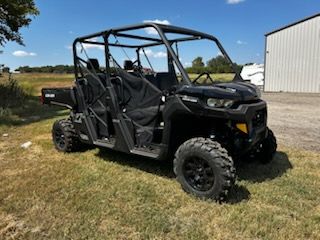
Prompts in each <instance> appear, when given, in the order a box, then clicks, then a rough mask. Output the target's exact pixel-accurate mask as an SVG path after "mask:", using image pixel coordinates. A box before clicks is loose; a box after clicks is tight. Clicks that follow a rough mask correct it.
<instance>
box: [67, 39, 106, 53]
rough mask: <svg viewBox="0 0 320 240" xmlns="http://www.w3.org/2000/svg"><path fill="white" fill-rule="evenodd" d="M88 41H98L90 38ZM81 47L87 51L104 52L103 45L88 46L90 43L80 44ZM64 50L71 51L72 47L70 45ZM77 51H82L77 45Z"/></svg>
mask: <svg viewBox="0 0 320 240" xmlns="http://www.w3.org/2000/svg"><path fill="white" fill-rule="evenodd" d="M88 41H91V42H97V41H98V39H97V38H91V39H88ZM82 46H83V48H84V49H85V50H87V49H99V50H104V46H103V45H96V44H90V43H82ZM65 48H66V49H69V50H72V46H71V45H68V46H65ZM77 49H78V51H81V50H82V47H81V45H80V44H79V45H77Z"/></svg>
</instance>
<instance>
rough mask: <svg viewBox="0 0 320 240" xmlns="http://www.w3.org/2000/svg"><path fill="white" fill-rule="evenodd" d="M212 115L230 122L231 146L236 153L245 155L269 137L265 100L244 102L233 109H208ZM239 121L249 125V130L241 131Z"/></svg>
mask: <svg viewBox="0 0 320 240" xmlns="http://www.w3.org/2000/svg"><path fill="white" fill-rule="evenodd" d="M207 114H208V115H209V116H211V117H215V118H222V119H227V120H229V122H230V125H229V127H230V129H231V134H232V140H231V142H229V143H230V144H231V146H230V148H231V149H232V152H233V154H234V155H243V154H245V153H247V152H248V151H250V150H251V149H252V148H254V147H255V146H256V145H257V144H259V143H260V142H261V141H263V140H264V139H265V138H266V137H267V104H266V102H264V101H262V100H261V101H259V102H255V103H242V104H239V106H238V107H236V108H233V109H221V110H220V109H216V110H214V111H212V109H208V112H207ZM237 123H243V124H246V126H247V132H246V133H244V132H242V131H240V130H239V129H238V128H237V127H236V124H237Z"/></svg>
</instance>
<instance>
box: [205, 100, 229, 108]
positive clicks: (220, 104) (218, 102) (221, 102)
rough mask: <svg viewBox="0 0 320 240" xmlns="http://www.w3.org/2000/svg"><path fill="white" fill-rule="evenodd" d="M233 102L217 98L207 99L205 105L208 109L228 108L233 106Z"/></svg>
mask: <svg viewBox="0 0 320 240" xmlns="http://www.w3.org/2000/svg"><path fill="white" fill-rule="evenodd" d="M233 103H234V101H233V100H229V99H217V98H208V100H207V104H208V106H209V107H216V108H221V107H225V108H229V107H231V106H232V105H233Z"/></svg>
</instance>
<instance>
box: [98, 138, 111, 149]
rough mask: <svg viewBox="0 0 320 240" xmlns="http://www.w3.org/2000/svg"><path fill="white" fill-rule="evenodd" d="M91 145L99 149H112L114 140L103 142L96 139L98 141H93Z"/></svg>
mask: <svg viewBox="0 0 320 240" xmlns="http://www.w3.org/2000/svg"><path fill="white" fill-rule="evenodd" d="M93 144H94V145H97V146H99V147H107V148H114V144H115V139H114V138H110V139H105V140H103V139H98V140H96V141H94V142H93Z"/></svg>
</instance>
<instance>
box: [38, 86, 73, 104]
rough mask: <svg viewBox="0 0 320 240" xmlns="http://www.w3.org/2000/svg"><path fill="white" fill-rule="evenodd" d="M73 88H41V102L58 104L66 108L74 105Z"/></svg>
mask: <svg viewBox="0 0 320 240" xmlns="http://www.w3.org/2000/svg"><path fill="white" fill-rule="evenodd" d="M74 96H75V95H74V89H73V88H42V90H41V102H42V103H43V104H52V105H59V106H63V107H67V108H73V107H74V106H76V100H75V97H74Z"/></svg>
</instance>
